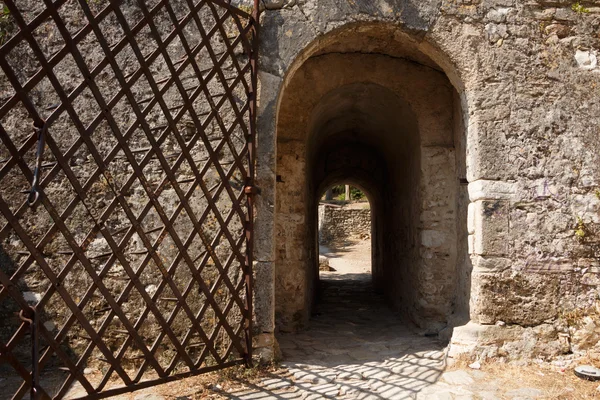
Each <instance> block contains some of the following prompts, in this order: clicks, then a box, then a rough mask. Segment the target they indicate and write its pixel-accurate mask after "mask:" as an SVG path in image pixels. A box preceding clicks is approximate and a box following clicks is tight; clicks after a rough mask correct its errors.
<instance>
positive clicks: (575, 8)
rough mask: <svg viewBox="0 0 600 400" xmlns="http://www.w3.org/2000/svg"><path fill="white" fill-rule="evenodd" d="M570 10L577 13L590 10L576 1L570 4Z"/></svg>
mask: <svg viewBox="0 0 600 400" xmlns="http://www.w3.org/2000/svg"><path fill="white" fill-rule="evenodd" d="M571 10H573V11H575V12H576V13H578V14H587V13H589V12H590V10H589V9H587V8H585V7H584V6H582V5H581V3H579V2H577V3H575V4H573V5H572V6H571Z"/></svg>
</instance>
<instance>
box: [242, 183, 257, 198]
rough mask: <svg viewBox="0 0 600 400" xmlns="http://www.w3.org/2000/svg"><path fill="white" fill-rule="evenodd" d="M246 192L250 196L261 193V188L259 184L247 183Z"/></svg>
mask: <svg viewBox="0 0 600 400" xmlns="http://www.w3.org/2000/svg"><path fill="white" fill-rule="evenodd" d="M244 193H246V194H247V195H248V196H253V195H255V194H260V188H259V187H258V186H253V185H247V186H246V187H244Z"/></svg>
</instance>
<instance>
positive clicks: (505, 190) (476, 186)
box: [469, 179, 517, 201]
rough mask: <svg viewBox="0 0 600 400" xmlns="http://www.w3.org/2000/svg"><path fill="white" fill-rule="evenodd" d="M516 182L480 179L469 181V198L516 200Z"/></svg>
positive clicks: (473, 199)
mask: <svg viewBox="0 0 600 400" xmlns="http://www.w3.org/2000/svg"><path fill="white" fill-rule="evenodd" d="M516 193H517V185H516V183H511V182H505V181H490V180H485V179H479V180H476V181H473V182H470V183H469V200H471V201H477V200H514V198H515V195H516Z"/></svg>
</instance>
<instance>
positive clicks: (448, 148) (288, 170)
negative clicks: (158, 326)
mask: <svg viewBox="0 0 600 400" xmlns="http://www.w3.org/2000/svg"><path fill="white" fill-rule="evenodd" d="M403 37H404V36H401V35H399V34H398V32H395V33H394V28H393V27H389V26H386V25H380V24H370V25H367V26H364V27H362V28H361V29H360V30H344V29H341V30H339V31H337V32H334V33H332V34H329V37H328V39H323V40H321V41H320V46H318V47H317V49H316V50H315V49H314V48H313V50H312V54H310V55H309V56H306V57H301V61H298V63H297V65H296V66H295V67H294V68H291V69H290V72H289V74H288V76H287V78H286V81H285V84H284V85H282V86H283V90H282V92H281V93H280V96H279V105H278V113H277V127H276V131H277V160H276V169H277V172H276V174H277V183H276V196H275V197H276V204H275V228H274V230H275V234H274V236H275V320H276V325H277V327H278V329H279V330H281V331H295V330H298V329H301V328H303V327H305V326H307V324H308V321H309V318H310V314H311V310H312V309H313V307H314V300H315V294H316V287H317V286H316V284H317V280H318V272H317V271H318V270H317V266H318V249H317V248H316V238H315V232H316V229H315V224H316V204H317V198H318V194H319V193H320V191H322V190H323V189H324V187H325V186H327V185H329V184H331V183H332V182H334V181H339V180H343V179H346V180H349V179H352V180H355V181H356V182H357V183H358V184H360V185H362V186H363V187H365V188H367V189H368V191H369V192H370V193H371V194H372V196H373V224H374V234H373V246H374V252H373V254H374V259H373V279H374V284H375V287H376V288H377V289H379V290H381V291H382V292H383V294H384V296H385V298H386V299H387V301H388V302H389V303H390V304H391V305H392V306H393V307H394V308H395V309H397V310H399V311H401V312H402V313H403V314H404V315H405V316H406V317H407V318H409V319H411V320H412V321H414V322H415V323H416V324H417V325H418V326H420V327H421V328H422V329H424V330H426V331H430V332H439V331H440V330H442V329H444V328H445V327H446V326H448V325H449V324H453V322H452V321H451V320H454V323H455V322H456V321H457V320H461V322H464V321H465V320H468V299H469V271H470V270H469V268H470V264H469V261H468V260H469V257H468V254H467V253H468V251H467V229H466V206H467V204H468V198H467V196H466V190H465V188H463V187H461V181H462V180H464V178H465V175H466V172H465V169H466V167H465V151H464V148H463V143H464V140H463V135H464V126H463V117H462V111H461V104H460V99H459V96H458V94H457V92H456V90H455V89H454V87H453V85H452V84H451V82H450V80H449V79H448V77H447V76H446V74H445V73H444V72H443V71H442V70H441V68H440V67H439V66H438V65H437V64H436V63H435V62H434V61H433V60H432V59H431V58H429V57H428V56H427V55H425V54H423V53H422V52H419V51H418V50H417V49H416V48H415V46H414V44H412V43H411V42H410V41H407V40H403V39H402V38H403ZM404 38H405V37H404Z"/></svg>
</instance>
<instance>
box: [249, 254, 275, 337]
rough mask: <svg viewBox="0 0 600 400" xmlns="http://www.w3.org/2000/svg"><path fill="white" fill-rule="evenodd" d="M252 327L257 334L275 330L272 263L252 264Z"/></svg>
mask: <svg viewBox="0 0 600 400" xmlns="http://www.w3.org/2000/svg"><path fill="white" fill-rule="evenodd" d="M253 273H254V282H256V283H257V284H255V285H254V327H255V329H256V330H257V331H259V332H273V331H274V329H275V316H274V310H275V293H274V284H275V265H274V263H272V262H254V266H253Z"/></svg>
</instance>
